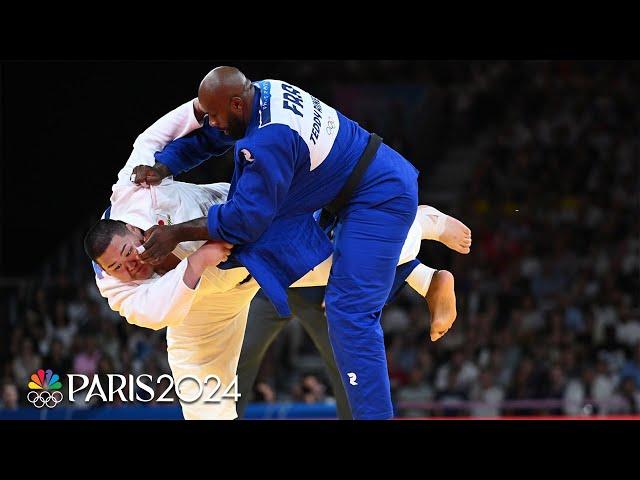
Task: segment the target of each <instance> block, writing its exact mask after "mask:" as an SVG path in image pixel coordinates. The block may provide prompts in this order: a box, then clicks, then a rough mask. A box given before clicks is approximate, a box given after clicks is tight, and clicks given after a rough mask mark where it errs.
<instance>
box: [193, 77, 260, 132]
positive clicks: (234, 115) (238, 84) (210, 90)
mask: <svg viewBox="0 0 640 480" xmlns="http://www.w3.org/2000/svg"><path fill="white" fill-rule="evenodd" d="M253 95H254V91H253V85H252V84H251V81H250V80H249V79H248V78H247V77H245V76H244V73H242V72H241V71H240V70H238V69H237V68H235V67H216V68H214V69H213V70H211V71H210V72H209V73H208V74H207V75H206V76H205V77H204V79H203V80H202V82H200V88H199V89H198V101H199V103H200V107H201V108H202V109H203V110H204V111H205V112H206V113H207V114H208V115H209V123H210V124H211V126H213V127H217V128H219V129H221V130H224V132H225V133H226V134H227V135H230V136H231V137H232V138H235V139H239V138H242V137H243V136H244V134H245V131H246V128H247V125H248V123H249V119H250V118H251V108H252V106H253Z"/></svg>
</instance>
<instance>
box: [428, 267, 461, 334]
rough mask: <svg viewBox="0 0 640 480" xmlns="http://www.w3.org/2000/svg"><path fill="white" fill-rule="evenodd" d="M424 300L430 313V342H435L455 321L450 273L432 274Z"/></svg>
mask: <svg viewBox="0 0 640 480" xmlns="http://www.w3.org/2000/svg"><path fill="white" fill-rule="evenodd" d="M426 299H427V305H429V311H430V312H431V340H432V341H433V342H435V341H436V340H438V339H439V338H440V337H442V336H443V335H444V334H445V333H447V331H448V330H449V329H450V328H451V326H452V325H453V322H455V320H456V315H457V312H456V292H455V290H454V281H453V275H452V274H451V272H448V271H447V270H439V271H438V272H436V273H434V274H433V278H432V279H431V285H429V290H428V291H427V296H426Z"/></svg>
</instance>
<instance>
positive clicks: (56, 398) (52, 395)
mask: <svg viewBox="0 0 640 480" xmlns="http://www.w3.org/2000/svg"><path fill="white" fill-rule="evenodd" d="M27 400H29V402H31V403H32V404H33V406H34V407H36V408H42V407H44V406H45V405H46V406H47V407H48V408H53V407H55V406H56V405H58V404H59V403H60V402H61V401H62V392H58V391H54V392H48V391H47V390H44V391H42V392H37V391H35V390H31V391H30V392H29V393H28V394H27Z"/></svg>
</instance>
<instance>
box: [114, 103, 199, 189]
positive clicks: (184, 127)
mask: <svg viewBox="0 0 640 480" xmlns="http://www.w3.org/2000/svg"><path fill="white" fill-rule="evenodd" d="M201 126H202V123H200V122H199V121H198V119H197V118H196V115H195V112H194V111H193V100H189V101H188V102H187V103H184V104H182V105H180V106H179V107H178V108H176V109H174V110H172V111H170V112H169V113H167V114H166V115H165V116H164V117H162V118H161V119H160V120H158V121H156V122H155V123H154V124H153V125H151V126H150V127H149V128H147V129H146V130H145V131H144V132H142V133H141V134H140V135H139V136H138V138H137V139H136V141H135V142H134V143H133V152H131V156H130V157H129V160H127V163H126V165H125V166H124V168H123V169H122V170H120V172H119V173H118V184H120V183H125V182H126V183H130V177H131V173H132V172H133V169H134V167H136V166H138V165H150V166H151V165H154V164H155V163H156V160H155V158H154V156H153V154H154V153H156V152H159V151H161V150H162V149H163V148H164V147H165V146H166V145H167V144H168V143H170V142H171V141H173V140H175V139H176V138H180V137H184V136H185V135H187V134H188V133H191V132H192V131H193V130H195V129H197V128H200V127H201Z"/></svg>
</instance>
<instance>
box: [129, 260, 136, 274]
mask: <svg viewBox="0 0 640 480" xmlns="http://www.w3.org/2000/svg"><path fill="white" fill-rule="evenodd" d="M138 263H139V262H138V260H131V261H130V262H128V263H127V270H128V271H129V273H133V272H135V270H136V269H137V268H138Z"/></svg>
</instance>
